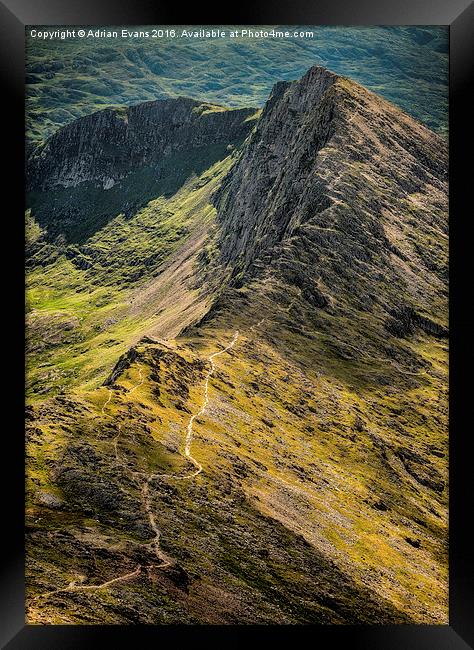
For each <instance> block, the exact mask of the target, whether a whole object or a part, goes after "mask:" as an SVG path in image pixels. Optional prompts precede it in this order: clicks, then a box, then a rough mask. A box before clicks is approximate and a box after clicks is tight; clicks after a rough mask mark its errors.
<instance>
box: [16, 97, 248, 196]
mask: <svg viewBox="0 0 474 650" xmlns="http://www.w3.org/2000/svg"><path fill="white" fill-rule="evenodd" d="M255 113H256V111H255V109H252V108H248V109H247V108H244V109H236V110H230V109H226V108H224V107H222V106H215V105H212V104H205V103H204V104H203V103H201V102H198V101H196V100H194V99H188V98H184V97H181V98H178V99H165V100H158V101H153V102H146V103H143V104H138V105H136V106H129V107H124V108H119V109H115V108H107V109H105V110H102V111H99V112H97V113H93V114H92V115H88V116H86V117H83V118H81V119H78V120H75V121H74V122H72V123H71V124H68V125H67V126H64V127H63V128H61V129H59V130H58V131H57V132H56V133H55V134H54V135H53V136H52V137H51V138H49V139H48V140H47V141H46V143H45V144H44V145H43V146H40V147H38V148H37V149H35V151H34V152H33V153H32V155H31V157H30V159H29V161H28V174H27V176H28V178H27V185H28V188H29V189H34V190H47V189H51V188H54V187H57V186H60V187H75V186H77V185H78V184H79V183H82V182H84V181H91V182H93V183H94V184H95V185H97V186H101V187H103V188H104V189H110V188H111V187H113V186H114V185H115V183H116V182H117V181H119V180H120V179H121V178H124V177H125V176H126V175H127V174H128V173H129V172H130V171H134V170H136V169H138V168H140V167H142V166H147V165H157V166H159V164H160V161H162V159H163V158H166V157H167V156H168V155H170V154H172V153H175V152H178V151H183V152H188V153H189V152H190V151H192V150H195V149H199V148H200V147H212V146H215V145H224V146H225V145H236V144H240V143H241V142H242V140H243V139H244V138H245V137H246V136H247V134H248V133H249V131H250V130H251V128H252V127H253V125H254V120H252V119H250V118H252V116H254V115H255Z"/></svg>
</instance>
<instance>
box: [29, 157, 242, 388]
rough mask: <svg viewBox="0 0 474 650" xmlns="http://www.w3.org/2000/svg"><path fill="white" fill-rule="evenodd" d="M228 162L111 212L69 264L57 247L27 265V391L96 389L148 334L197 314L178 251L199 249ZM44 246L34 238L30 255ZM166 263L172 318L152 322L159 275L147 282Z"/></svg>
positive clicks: (32, 227) (33, 234) (34, 230)
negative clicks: (143, 202)
mask: <svg viewBox="0 0 474 650" xmlns="http://www.w3.org/2000/svg"><path fill="white" fill-rule="evenodd" d="M229 164H230V157H228V158H227V159H225V160H223V161H221V162H218V163H216V164H215V165H214V166H213V167H211V168H210V169H209V170H207V171H206V172H205V173H204V174H203V175H202V176H201V177H199V178H194V179H192V178H191V179H190V180H189V181H188V182H187V183H186V184H185V185H184V186H183V187H182V188H181V190H179V191H178V192H177V193H176V194H175V195H173V196H172V197H170V198H168V199H166V198H164V197H159V198H157V199H155V200H153V201H151V202H150V203H149V204H148V205H147V206H146V207H144V208H143V209H141V210H140V211H138V212H137V214H135V215H134V216H133V217H129V218H125V217H124V216H123V215H121V214H118V215H116V216H115V217H114V218H113V219H112V220H111V221H110V222H109V223H108V224H107V226H106V227H104V228H103V229H101V230H99V231H98V232H97V233H96V234H95V235H94V236H93V237H91V238H90V239H89V240H88V242H87V249H86V251H85V252H84V253H82V251H79V252H77V251H76V254H75V256H74V260H75V262H76V263H73V261H72V260H71V259H68V258H67V257H66V256H65V255H64V254H61V251H60V250H59V254H58V251H57V250H56V249H55V251H54V254H55V255H58V256H57V258H56V260H55V261H54V262H53V263H51V264H47V265H46V266H44V267H43V266H41V265H40V266H36V267H35V268H33V269H32V270H31V272H29V274H28V280H27V295H26V298H27V306H28V317H27V324H28V343H29V346H30V353H29V356H28V363H29V371H28V394H29V395H31V396H32V397H33V398H35V396H36V397H38V396H41V397H44V395H45V394H51V392H52V393H55V392H57V391H59V390H64V389H66V388H67V389H69V388H70V387H71V386H74V387H78V386H86V387H90V386H97V385H99V384H100V383H102V382H103V381H104V379H105V377H106V375H107V373H108V372H110V370H111V368H112V366H113V365H114V363H115V361H116V360H117V358H118V357H119V356H120V355H121V354H122V353H123V352H124V351H125V350H126V349H128V347H130V345H131V344H132V343H133V342H135V341H137V340H138V339H139V338H140V337H141V336H142V335H143V334H144V333H145V332H146V331H153V332H154V333H156V334H159V335H161V336H166V335H168V334H169V333H170V331H169V329H170V327H171V330H172V331H171V333H173V330H174V331H176V328H177V327H178V326H179V323H180V321H182V322H181V325H183V324H187V323H188V322H189V321H190V320H193V319H197V318H198V316H199V313H200V312H199V309H200V308H199V306H198V304H199V303H200V300H201V298H200V297H199V292H197V290H196V289H195V288H194V287H192V286H191V285H190V284H189V283H188V279H187V278H186V273H185V272H186V270H187V266H186V265H182V264H181V262H182V257H183V255H184V256H186V259H187V257H189V255H188V253H189V252H192V251H193V250H194V249H196V250H194V253H196V252H197V248H198V247H199V246H198V244H199V243H200V242H202V237H203V236H204V232H205V231H206V230H207V229H208V228H209V227H210V225H212V222H213V218H214V214H215V209H214V208H213V207H212V206H211V205H210V203H209V197H210V194H211V192H212V191H213V190H214V189H215V187H216V184H217V183H218V181H219V179H220V178H221V177H222V175H223V174H225V172H226V171H227V169H228V167H229ZM28 233H29V237H30V241H31V240H34V239H38V237H39V236H40V234H41V229H40V228H39V227H38V224H36V223H35V222H33V221H32V219H31V217H28ZM44 246H45V247H48V245H47V244H44ZM42 250H43V248H42V247H41V245H39V246H38V252H37V254H36V255H37V257H39V258H41V256H42ZM67 250H68V251H70V250H71V249H70V248H68V249H67ZM112 251H113V254H112ZM48 252H49V247H48ZM50 260H51V255H50V256H49V258H48V261H50ZM78 260H79V263H81V262H82V261H84V260H85V261H86V262H87V266H88V268H86V269H85V270H83V269H82V268H78V266H77V264H78ZM173 263H174V264H175V265H176V266H177V267H179V268H180V270H178V272H177V273H176V274H175V276H173V284H174V286H173V290H172V291H173V296H174V298H176V296H177V295H179V296H180V298H181V302H180V301H178V302H176V303H175V305H174V309H175V311H176V312H177V315H178V316H177V319H175V320H173V321H172V322H170V321H169V313H168V314H162V316H163V317H164V320H163V319H160V308H161V311H163V305H162V304H161V303H162V302H163V301H165V302H166V296H165V295H164V294H166V283H165V282H164V280H163V278H162V277H160V279H159V284H160V283H161V284H162V285H163V286H158V287H156V288H155V282H156V281H155V280H154V278H155V277H156V276H159V274H160V270H162V269H163V268H164V267H166V268H168V267H170V266H172V265H173ZM190 263H191V262H190V260H189V259H188V261H187V264H188V266H189V264H190ZM188 270H189V269H188ZM203 304H204V303H203ZM193 305H194V306H193ZM185 308H187V309H188V311H187V312H186V313H184V314H182V313H181V312H182V311H184V309H185ZM202 308H203V307H202ZM196 310H197V311H196ZM168 311H169V310H168Z"/></svg>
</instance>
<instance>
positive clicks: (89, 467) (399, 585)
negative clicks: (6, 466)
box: [28, 286, 447, 623]
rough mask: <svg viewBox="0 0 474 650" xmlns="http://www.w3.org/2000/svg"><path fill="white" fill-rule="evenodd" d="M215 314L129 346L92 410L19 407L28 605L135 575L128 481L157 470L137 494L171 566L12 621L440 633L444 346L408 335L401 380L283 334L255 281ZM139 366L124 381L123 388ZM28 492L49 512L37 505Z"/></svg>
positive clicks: (79, 405)
mask: <svg viewBox="0 0 474 650" xmlns="http://www.w3.org/2000/svg"><path fill="white" fill-rule="evenodd" d="M252 296H258V300H257V304H255V302H253V299H252ZM290 298H291V297H289V299H290ZM233 304H234V306H235V309H236V311H231V312H224V313H223V314H222V315H221V317H219V318H217V319H214V320H212V321H210V322H209V323H208V324H207V325H206V326H204V327H201V328H199V329H197V330H193V329H191V330H190V331H189V333H188V334H187V335H186V336H185V337H182V338H180V339H179V340H178V341H176V342H167V343H157V344H153V343H148V344H140V345H138V347H137V348H136V349H137V353H138V357H137V359H136V360H135V361H134V362H132V364H131V365H130V367H129V368H125V370H124V372H123V373H122V374H121V375H120V376H119V378H118V380H117V383H116V385H115V387H114V389H113V391H112V392H113V398H112V400H111V402H110V405H109V406H108V407H107V410H106V413H105V414H101V408H102V406H103V404H104V403H105V401H106V399H107V391H106V390H105V389H104V388H98V389H96V390H93V391H86V392H82V397H81V399H80V400H75V401H74V402H70V401H69V397H59V398H55V399H53V400H48V401H46V402H43V403H41V404H38V405H37V406H36V407H35V409H34V411H33V412H32V415H31V417H32V422H31V426H30V429H29V431H30V436H31V443H30V444H31V447H30V449H32V457H33V458H34V461H33V463H32V471H31V472H30V475H29V478H30V490H29V493H30V495H31V498H30V501H29V511H28V521H29V522H30V523H31V531H32V535H33V537H32V539H33V540H34V544H35V546H34V547H32V549H31V555H32V557H34V558H35V561H34V562H32V563H30V564H29V567H28V568H29V572H30V575H29V581H30V584H31V587H30V590H29V594H30V596H31V595H33V594H37V593H41V592H46V591H49V590H52V589H55V588H58V587H61V586H66V585H67V584H68V583H69V582H70V581H71V579H74V578H76V577H77V576H78V575H82V576H85V577H84V580H85V583H86V584H98V583H99V582H101V581H103V580H107V579H110V578H113V577H115V576H117V575H118V574H120V573H124V572H126V571H131V570H133V568H134V567H135V566H136V563H137V562H138V561H141V562H144V563H147V562H148V563H152V562H153V557H152V556H150V552H149V550H148V551H147V550H146V548H145V547H144V544H146V542H147V541H148V540H149V539H150V538H151V532H150V530H149V528H148V526H147V521H146V516H145V513H144V511H143V505H142V503H141V500H140V493H139V490H138V489H137V487H136V485H134V483H133V481H132V480H131V478H130V475H129V471H130V470H133V471H142V472H145V473H149V472H155V473H157V474H162V473H164V474H167V475H168V477H163V478H162V479H159V478H158V479H157V480H156V481H154V482H153V495H154V508H155V515H156V518H157V521H158V522H159V527H160V529H161V531H162V548H163V549H164V550H165V552H166V553H167V554H169V555H170V556H171V557H172V558H173V559H174V560H175V561H176V562H177V566H176V567H174V568H172V569H167V570H158V569H154V570H151V572H149V573H148V575H146V574H142V575H141V576H140V577H138V578H136V579H134V580H132V581H130V582H126V583H122V584H120V585H116V586H115V587H114V588H110V589H106V590H102V591H100V592H94V593H93V594H91V592H84V593H76V594H71V593H61V594H57V595H53V596H49V597H48V598H43V599H40V600H39V601H36V602H35V601H33V603H32V606H31V610H30V620H31V621H32V622H87V621H91V622H95V621H98V620H100V621H101V622H111V623H119V622H148V623H149V622H160V623H163V622H188V623H189V622H209V623H222V622H224V623H232V622H239V623H245V622H247V623H248V622H267V623H268V622H279V623H282V622H316V621H318V622H333V623H337V622H351V621H352V622H354V621H358V622H361V621H364V620H368V621H372V622H374V621H377V622H383V621H384V620H385V621H390V620H391V621H397V620H398V621H400V622H401V621H403V620H409V619H411V620H414V621H417V622H425V623H427V622H436V623H441V622H445V621H446V603H447V593H446V575H447V574H446V572H447V566H446V562H447V555H446V554H447V549H446V545H445V535H446V526H447V520H446V505H447V503H446V498H447V497H446V490H445V489H444V488H443V484H444V483H445V480H446V463H445V455H446V453H447V450H446V440H447V436H446V430H445V428H446V389H445V386H446V363H447V359H446V356H447V355H446V347H445V345H444V344H443V343H436V342H435V343H433V341H431V340H428V339H427V337H425V336H421V335H420V336H417V337H416V338H415V339H414V340H412V341H411V342H410V344H409V345H410V346H413V348H414V349H415V350H416V352H417V353H418V354H419V355H421V356H422V357H423V358H424V359H425V360H427V361H428V360H429V362H430V369H429V371H428V372H425V373H418V374H417V375H416V376H406V375H404V374H403V369H401V372H400V369H399V368H394V367H390V366H387V364H386V363H385V362H383V361H381V363H380V366H379V367H377V364H376V363H374V362H372V363H370V364H369V366H368V367H367V366H366V365H365V364H364V362H362V361H358V360H355V361H352V362H348V361H347V360H343V359H341V358H338V356H337V355H331V354H330V353H328V350H327V348H326V347H325V345H324V340H322V341H320V340H319V339H320V337H319V335H315V334H313V335H308V334H305V333H304V332H301V331H300V332H292V331H291V328H290V325H291V322H294V321H295V319H297V312H295V311H294V310H295V308H296V309H297V307H296V306H293V307H291V306H290V305H291V302H290V303H289V305H288V306H287V307H286V308H283V307H281V306H280V307H277V306H276V305H275V304H274V303H273V302H272V301H271V300H269V299H268V294H267V287H265V288H264V290H263V291H262V288H261V287H258V286H255V287H252V288H250V290H244V289H243V290H241V291H239V292H238V295H235V296H234V301H233ZM262 313H263V314H264V315H265V317H266V321H265V322H264V323H262V324H261V325H260V327H258V328H255V329H254V330H252V329H251V327H252V325H255V324H256V323H257V319H260V318H261V315H262ZM235 328H239V330H240V338H239V340H238V342H237V344H236V346H235V348H234V349H232V350H231V351H230V352H229V353H226V354H225V355H223V356H222V357H220V358H219V361H218V362H217V363H216V365H217V371H216V373H215V376H214V377H213V378H212V379H211V382H210V404H209V407H208V409H207V411H206V412H205V414H204V415H203V416H201V417H199V418H198V420H197V421H196V424H195V438H194V442H193V447H192V451H193V454H194V455H195V457H196V458H197V459H198V460H199V462H200V463H202V465H203V466H204V472H203V473H202V474H201V475H199V476H198V477H196V478H195V479H192V480H190V481H179V480H174V479H173V477H172V476H173V475H174V474H176V475H178V476H179V475H183V473H185V472H189V464H188V463H186V462H185V460H184V458H183V456H182V452H183V443H184V436H185V430H186V424H187V422H188V420H189V417H190V415H191V413H193V412H194V413H195V412H196V411H197V409H198V406H199V404H200V403H202V399H203V381H204V377H205V372H206V370H207V368H208V365H207V364H206V358H207V357H208V356H209V354H210V353H212V352H214V351H216V350H218V349H222V347H223V345H226V344H228V343H229V341H230V340H231V338H232V335H233V333H234V331H235ZM368 370H369V372H368ZM140 371H141V373H142V375H141V376H142V377H144V383H143V384H141V385H140V386H139V387H138V388H137V389H136V390H135V391H134V392H133V393H129V392H128V391H129V390H130V389H131V388H133V387H134V386H136V385H137V384H139V383H140ZM371 374H375V378H374V379H372V377H371ZM364 375H365V381H359V378H360V377H361V376H362V377H363V376H364ZM381 376H383V377H384V379H385V381H384V385H382V386H381V385H380V377H381ZM73 408H74V411H73ZM110 416H112V418H110ZM119 422H121V423H122V429H121V430H119V429H118V428H117V424H118V423H119ZM36 426H39V429H37V428H35V427H36ZM40 432H41V433H40ZM118 434H119V438H118V450H119V459H121V462H122V463H123V465H120V464H119V465H117V459H116V457H115V455H114V440H117V438H116V436H117V435H118ZM410 452H415V456H414V457H410ZM416 454H418V456H416ZM170 474H171V478H170V477H169V475H170ZM435 479H437V480H438V481H439V485H438V486H435V488H433V487H432V485H431V486H430V485H429V484H428V483H429V481H431V482H434V481H435ZM35 482H38V483H37V484H36V485H35ZM44 495H53V496H55V497H56V499H57V500H58V501H57V503H56V504H53V505H52V506H48V507H45V503H44V500H45V496H44ZM49 498H50V497H49ZM38 516H42V517H43V523H41V522H38V521H37V519H38ZM46 530H49V536H46V537H45V535H44V533H45V532H46ZM263 540H264V541H263ZM90 557H95V558H96V559H95V561H94V562H91V560H90V559H89V558H90ZM361 602H364V607H361ZM401 612H404V614H402V613H401ZM404 616H405V617H407V618H404Z"/></svg>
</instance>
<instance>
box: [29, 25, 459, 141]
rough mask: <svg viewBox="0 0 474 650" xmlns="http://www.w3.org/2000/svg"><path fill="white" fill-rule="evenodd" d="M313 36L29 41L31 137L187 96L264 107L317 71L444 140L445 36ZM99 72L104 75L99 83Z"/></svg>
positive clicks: (327, 30) (422, 32) (337, 32)
mask: <svg viewBox="0 0 474 650" xmlns="http://www.w3.org/2000/svg"><path fill="white" fill-rule="evenodd" d="M314 30H315V37H314V39H301V40H294V39H291V40H285V41H272V40H267V41H265V42H264V43H263V42H262V41H258V40H255V41H251V40H248V39H247V40H242V39H235V40H230V39H225V40H222V41H219V40H214V41H208V40H206V39H203V40H200V39H194V40H193V41H192V42H188V41H187V40H186V39H182V40H178V39H176V40H173V41H166V40H163V41H160V42H159V43H157V42H156V41H154V40H142V41H140V40H133V41H130V40H127V39H124V40H121V39H120V40H113V41H100V42H97V41H94V43H93V44H92V43H91V42H86V41H81V40H76V41H59V42H56V41H54V42H42V41H39V40H33V39H31V38H29V39H27V48H28V51H27V53H28V69H27V120H28V124H27V127H28V137H29V139H30V140H31V141H38V140H41V139H43V138H45V137H46V136H47V135H50V134H51V133H52V132H53V131H54V130H55V129H56V128H57V127H58V126H59V125H62V124H65V123H67V122H70V121H72V120H73V119H75V118H77V117H80V116H83V115H86V114H88V113H92V112H94V111H95V110H98V109H100V108H104V107H105V106H113V105H123V104H134V103H138V102H141V101H145V100H150V99H158V98H162V97H176V96H179V95H185V96H189V97H195V98H197V99H200V100H205V101H209V102H216V103H222V104H224V105H228V106H236V107H241V106H262V105H263V103H264V102H265V101H266V99H267V97H268V95H269V93H270V90H271V88H272V86H273V84H274V83H275V82H277V81H280V80H289V79H296V78H298V77H300V76H301V75H302V74H303V73H304V72H305V71H306V70H307V69H308V68H309V67H310V66H312V65H314V64H321V65H324V66H325V67H327V68H329V69H331V70H333V71H334V72H337V73H339V74H342V75H347V76H349V77H351V78H353V79H355V80H356V81H359V82H360V83H362V84H363V85H365V86H366V87H368V88H370V89H371V90H373V91H375V92H377V93H379V94H380V95H382V96H384V97H386V98H387V99H389V100H390V101H392V102H394V103H395V104H397V105H399V106H400V107H401V108H403V109H404V110H405V111H407V112H408V113H409V114H411V115H413V116H414V117H416V118H417V119H419V120H421V121H423V122H425V123H426V124H427V125H428V126H429V127H430V128H432V129H434V130H437V131H439V132H441V133H444V132H446V129H447V110H448V108H447V89H448V51H447V30H446V29H444V28H429V27H417V28H413V27H386V28H384V27H376V28H366V27H353V28H339V27H316V28H314ZM97 69H99V70H100V71H101V74H100V77H98V76H97Z"/></svg>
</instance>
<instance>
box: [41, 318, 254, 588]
mask: <svg viewBox="0 0 474 650" xmlns="http://www.w3.org/2000/svg"><path fill="white" fill-rule="evenodd" d="M262 320H263V319H262ZM260 322H262V321H260ZM259 324H260V323H258V324H257V325H256V326H253V327H252V328H250V329H251V330H253V329H254V328H255V327H257V326H258V325H259ZM238 338H239V332H238V330H237V331H236V332H235V333H234V336H233V338H232V341H231V342H230V343H229V344H228V345H227V346H226V347H224V348H223V349H222V350H219V351H218V352H214V353H213V354H211V355H210V356H209V357H208V361H209V363H210V368H209V371H208V372H207V374H206V377H205V380H204V399H203V402H202V406H201V408H200V409H199V411H198V412H197V413H195V414H194V415H192V416H191V417H190V419H189V422H188V425H187V427H186V436H185V440H184V451H183V455H184V457H185V458H186V459H187V460H189V461H190V462H191V463H192V464H193V465H194V466H195V468H196V470H195V471H194V472H192V473H191V474H187V475H184V476H179V475H173V474H153V473H151V474H148V475H147V474H145V473H144V472H132V471H131V470H130V469H129V468H128V467H127V466H126V464H125V463H124V462H123V461H122V460H121V458H120V454H119V450H118V442H119V438H120V436H121V433H122V427H121V424H119V425H118V434H117V435H116V436H115V438H114V439H113V447H114V451H115V459H116V461H117V463H118V464H119V465H120V466H122V467H123V468H124V470H125V471H126V472H127V473H128V474H129V475H130V476H131V478H132V480H133V481H134V482H135V483H136V484H137V485H139V484H140V483H141V486H140V493H141V497H142V501H143V507H144V509H145V512H146V514H147V517H148V521H149V524H150V527H151V529H152V530H153V532H154V534H155V537H154V538H153V540H152V541H151V542H149V543H147V544H144V546H151V547H152V548H153V550H154V553H155V556H156V558H157V559H158V560H159V561H160V564H153V565H147V566H146V567H144V566H143V565H141V564H139V565H138V566H137V567H136V569H135V570H134V571H131V572H128V573H125V574H122V575H119V576H117V577H116V578H113V579H111V580H107V581H106V582H102V583H101V584H98V585H89V584H82V582H81V581H82V580H84V577H83V576H81V577H80V578H79V579H78V580H73V581H72V582H70V583H69V584H68V585H67V586H66V587H62V588H60V589H55V590H53V591H48V592H46V593H43V594H39V595H37V596H35V597H34V598H33V600H37V599H39V598H46V597H48V596H51V595H54V594H59V593H65V592H72V591H85V590H89V591H90V590H99V589H105V588H107V587H110V586H112V585H114V584H117V583H119V582H125V581H126V580H131V579H132V578H135V577H137V576H138V575H139V574H140V573H141V572H142V570H143V569H144V568H146V569H151V568H158V569H164V568H166V567H169V566H171V565H172V564H174V560H173V559H172V558H170V557H169V556H168V555H166V553H165V552H164V551H163V550H162V548H161V545H160V538H161V530H160V529H159V527H158V525H157V523H156V520H155V515H154V513H153V507H152V503H151V495H150V485H151V482H152V481H153V480H156V479H163V478H170V479H176V480H189V479H192V478H194V477H196V476H198V474H200V473H201V472H202V471H203V467H202V465H201V463H199V461H197V460H196V459H195V458H194V456H193V455H192V454H191V445H192V442H193V425H194V421H195V420H196V418H198V417H200V416H201V415H202V414H203V413H204V412H205V410H206V408H207V406H208V404H209V380H210V378H211V377H212V375H213V374H214V372H215V369H216V366H215V363H214V359H216V358H217V357H218V356H220V355H222V354H224V353H225V352H227V351H228V350H230V349H231V348H233V347H234V345H235V344H236V342H237V340H238ZM138 372H139V377H140V381H139V382H138V383H137V384H136V385H135V386H133V387H132V388H131V389H130V390H129V391H128V393H129V394H130V393H133V392H134V391H135V390H137V389H138V388H139V387H140V386H141V385H142V384H143V383H144V381H145V379H144V377H143V373H142V369H141V367H140V366H138ZM108 391H109V395H108V397H107V400H106V401H105V402H104V404H103V406H102V409H101V413H102V415H106V413H105V411H106V408H107V406H108V405H109V403H110V401H111V400H112V397H113V391H112V390H111V389H110V388H109V389H108ZM110 417H112V416H110ZM78 582H79V584H77V583H78Z"/></svg>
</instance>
